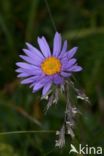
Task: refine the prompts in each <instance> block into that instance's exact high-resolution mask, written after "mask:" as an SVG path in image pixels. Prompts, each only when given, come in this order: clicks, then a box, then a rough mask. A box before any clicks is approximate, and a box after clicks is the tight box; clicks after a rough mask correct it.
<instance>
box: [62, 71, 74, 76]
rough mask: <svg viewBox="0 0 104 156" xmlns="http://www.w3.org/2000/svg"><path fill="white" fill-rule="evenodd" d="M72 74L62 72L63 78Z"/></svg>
mask: <svg viewBox="0 0 104 156" xmlns="http://www.w3.org/2000/svg"><path fill="white" fill-rule="evenodd" d="M71 75H72V74H71V73H67V72H61V76H63V77H70V76H71Z"/></svg>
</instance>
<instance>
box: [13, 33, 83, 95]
mask: <svg viewBox="0 0 104 156" xmlns="http://www.w3.org/2000/svg"><path fill="white" fill-rule="evenodd" d="M37 41H38V44H39V48H40V50H38V49H37V48H36V47H34V46H33V45H31V44H30V43H26V46H27V49H23V52H24V53H25V55H20V58H22V59H23V60H24V62H18V63H16V65H17V66H18V67H19V68H18V69H17V70H16V72H18V73H19V74H18V77H20V78H22V81H21V84H29V85H30V87H32V88H33V92H36V91H38V90H40V89H42V88H43V90H42V95H43V96H45V95H46V94H47V93H48V92H49V90H50V89H51V87H52V85H58V86H60V85H63V84H64V82H65V79H67V78H68V77H70V76H71V75H72V74H73V73H74V72H79V71H81V70H82V68H81V67H80V66H78V64H77V60H76V59H75V58H73V57H74V55H75V53H76V52H77V49H78V48H77V47H74V48H72V49H71V50H67V41H66V40H65V41H64V43H63V44H62V37H61V35H60V34H59V33H58V32H56V33H55V36H54V41H53V50H52V52H51V50H50V47H49V45H48V43H47V41H46V39H45V37H41V38H40V37H38V39H37Z"/></svg>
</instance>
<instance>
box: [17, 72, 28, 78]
mask: <svg viewBox="0 0 104 156" xmlns="http://www.w3.org/2000/svg"><path fill="white" fill-rule="evenodd" d="M28 76H30V74H28V73H21V74H18V75H17V77H28Z"/></svg>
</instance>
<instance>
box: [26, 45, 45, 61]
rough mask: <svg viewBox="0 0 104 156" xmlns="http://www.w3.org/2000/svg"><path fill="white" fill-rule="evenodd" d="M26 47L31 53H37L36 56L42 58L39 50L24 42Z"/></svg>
mask: <svg viewBox="0 0 104 156" xmlns="http://www.w3.org/2000/svg"><path fill="white" fill-rule="evenodd" d="M26 45H27V47H28V49H29V50H30V51H31V53H33V54H34V55H35V56H36V55H37V56H38V57H40V58H41V59H44V56H43V55H42V54H41V52H40V51H39V50H38V49H37V48H35V47H34V46H32V45H31V44H29V43H26Z"/></svg>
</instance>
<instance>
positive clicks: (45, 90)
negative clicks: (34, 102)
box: [42, 82, 52, 96]
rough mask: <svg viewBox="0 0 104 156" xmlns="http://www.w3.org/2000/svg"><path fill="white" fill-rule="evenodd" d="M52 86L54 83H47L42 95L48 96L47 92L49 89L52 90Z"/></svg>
mask: <svg viewBox="0 0 104 156" xmlns="http://www.w3.org/2000/svg"><path fill="white" fill-rule="evenodd" d="M51 86H52V82H49V83H47V84H46V85H45V86H44V88H43V91H42V95H43V96H45V95H46V94H47V92H48V91H49V89H50V88H51Z"/></svg>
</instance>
